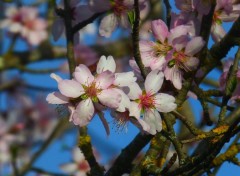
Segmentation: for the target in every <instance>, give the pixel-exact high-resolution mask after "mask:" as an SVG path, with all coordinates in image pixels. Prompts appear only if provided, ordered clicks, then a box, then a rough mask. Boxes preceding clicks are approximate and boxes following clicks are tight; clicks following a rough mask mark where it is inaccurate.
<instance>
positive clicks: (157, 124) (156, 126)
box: [144, 109, 162, 135]
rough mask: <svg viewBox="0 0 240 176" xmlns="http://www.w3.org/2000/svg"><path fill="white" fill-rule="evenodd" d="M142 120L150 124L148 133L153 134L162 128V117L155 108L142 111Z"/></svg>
mask: <svg viewBox="0 0 240 176" xmlns="http://www.w3.org/2000/svg"><path fill="white" fill-rule="evenodd" d="M144 121H145V122H147V124H148V125H149V126H150V129H149V131H148V132H149V133H150V134H152V135H155V134H156V131H158V132H159V131H161V130H162V119H161V117H160V114H159V112H157V111H156V110H153V109H151V110H147V111H146V112H145V113H144Z"/></svg>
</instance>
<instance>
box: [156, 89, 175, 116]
mask: <svg viewBox="0 0 240 176" xmlns="http://www.w3.org/2000/svg"><path fill="white" fill-rule="evenodd" d="M154 105H155V107H156V109H157V110H158V111H160V112H171V111H173V110H174V109H176V107H177V105H176V103H175V98H174V97H173V96H171V95H168V94H165V93H159V94H156V95H155V96H154Z"/></svg>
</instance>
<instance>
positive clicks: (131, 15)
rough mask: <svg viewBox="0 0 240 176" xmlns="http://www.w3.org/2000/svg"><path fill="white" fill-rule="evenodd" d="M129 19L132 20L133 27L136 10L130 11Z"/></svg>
mask: <svg viewBox="0 0 240 176" xmlns="http://www.w3.org/2000/svg"><path fill="white" fill-rule="evenodd" d="M128 21H129V22H130V24H131V26H132V28H133V23H134V21H135V12H134V11H133V10H132V11H129V12H128Z"/></svg>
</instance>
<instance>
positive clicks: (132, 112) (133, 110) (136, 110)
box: [129, 101, 141, 119]
mask: <svg viewBox="0 0 240 176" xmlns="http://www.w3.org/2000/svg"><path fill="white" fill-rule="evenodd" d="M130 103H131V104H130V106H129V116H133V117H136V118H137V119H139V118H140V115H141V108H140V107H139V104H138V103H136V102H133V101H132V102H130Z"/></svg>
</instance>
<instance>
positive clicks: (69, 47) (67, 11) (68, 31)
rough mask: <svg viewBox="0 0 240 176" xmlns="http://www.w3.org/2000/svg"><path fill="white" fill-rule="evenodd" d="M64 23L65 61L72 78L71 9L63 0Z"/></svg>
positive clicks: (72, 42) (73, 64)
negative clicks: (66, 60)
mask: <svg viewBox="0 0 240 176" xmlns="http://www.w3.org/2000/svg"><path fill="white" fill-rule="evenodd" d="M64 8H65V9H64V10H65V11H64V12H65V13H64V23H65V28H66V37H67V59H68V64H69V70H70V77H71V78H72V73H73V72H74V69H75V67H76V63H75V59H74V49H73V47H74V40H73V38H74V35H73V33H72V19H71V13H70V12H71V9H70V6H69V1H68V0H64Z"/></svg>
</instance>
